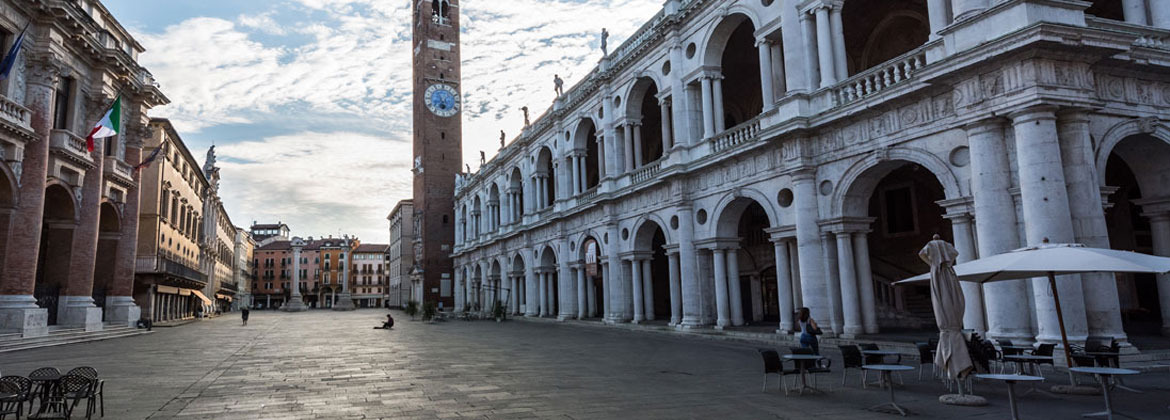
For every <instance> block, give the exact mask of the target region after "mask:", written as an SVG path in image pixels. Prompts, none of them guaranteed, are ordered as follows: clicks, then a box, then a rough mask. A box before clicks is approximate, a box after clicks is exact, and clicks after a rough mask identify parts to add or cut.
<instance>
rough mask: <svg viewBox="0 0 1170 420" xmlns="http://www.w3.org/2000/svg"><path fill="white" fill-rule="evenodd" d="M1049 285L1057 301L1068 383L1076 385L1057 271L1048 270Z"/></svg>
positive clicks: (1057, 316)
mask: <svg viewBox="0 0 1170 420" xmlns="http://www.w3.org/2000/svg"><path fill="white" fill-rule="evenodd" d="M1048 287H1051V288H1052V300H1053V301H1055V303H1056V320H1057V322H1058V323H1059V324H1060V341H1061V342H1062V343H1063V344H1064V363H1065V364H1066V365H1067V367H1068V369H1069V371H1068V383H1069V385H1075V384H1076V382H1074V381H1073V372H1072V348H1071V347H1069V346H1068V334H1067V333H1065V332H1064V314H1063V313H1062V312H1061V310H1060V292H1058V291H1057V290H1056V273H1054V272H1052V271H1049V272H1048Z"/></svg>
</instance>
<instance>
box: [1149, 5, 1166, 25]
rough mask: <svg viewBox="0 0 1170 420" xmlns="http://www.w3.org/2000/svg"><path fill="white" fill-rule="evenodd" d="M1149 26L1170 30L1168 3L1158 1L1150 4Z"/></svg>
mask: <svg viewBox="0 0 1170 420" xmlns="http://www.w3.org/2000/svg"><path fill="white" fill-rule="evenodd" d="M1150 25H1152V26H1154V27H1157V28H1161V29H1170V2H1168V1H1160V0H1155V1H1151V2H1150Z"/></svg>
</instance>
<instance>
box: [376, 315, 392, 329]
mask: <svg viewBox="0 0 1170 420" xmlns="http://www.w3.org/2000/svg"><path fill="white" fill-rule="evenodd" d="M391 328H394V315H391V314H386V322H383V323H382V326H381V327H374V329H375V330H388V329H391Z"/></svg>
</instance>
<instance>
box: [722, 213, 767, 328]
mask: <svg viewBox="0 0 1170 420" xmlns="http://www.w3.org/2000/svg"><path fill="white" fill-rule="evenodd" d="M718 220H719V224H718V225H717V227H716V229H717V231H718V232H719V233H718V235H719V237H721V238H738V240H739V242H738V244H737V245H738V248H733V249H728V250H727V251H726V253H727V254H728V255H729V257H728V259H727V261H728V262H727V267H728V270H729V274H731V273H730V272H731V271H737V272H736V273H735V274H731V275H729V277H728V292H729V296H728V301H729V303H730V304H731V305H732V309H731V313H732V325H743V324H748V325H751V324H760V323H764V322H765V321H768V322H770V323H771V324H773V325H775V324H776V322H778V321H779V320H780V310H779V298H778V293H777V291H776V270H775V266H776V252H775V249H774V246H773V245H772V242H771V240H770V235H769V234H768V232H767V231H765V229H767V228H769V227H771V226H772V223H771V221H770V219H769V218H768V213H767V211H765V210H764V207H763V206H762V205H761V204H760V203H759V202H758V201H756V200H754V199H751V198H747V197H740V198H736V199H735V200H733V201H732V202H731V203H728V205H727V207H725V208H724V209H723V212H722V213H720V215H719V219H718ZM732 253H734V254H735V255H734V263H735V266H734V268H733V267H732V266H731V264H732V258H731V257H730V255H731V254H732ZM737 296H738V299H736V297H737ZM737 315H738V316H739V317H738V318H737V317H736V316H737Z"/></svg>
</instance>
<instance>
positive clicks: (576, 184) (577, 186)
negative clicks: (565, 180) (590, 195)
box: [569, 155, 581, 195]
mask: <svg viewBox="0 0 1170 420" xmlns="http://www.w3.org/2000/svg"><path fill="white" fill-rule="evenodd" d="M569 162H571V163H572V169H571V170H570V171H569V172H570V173H571V174H572V182H573V195H577V194H580V193H581V162H580V161H578V160H577V156H576V155H569Z"/></svg>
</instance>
